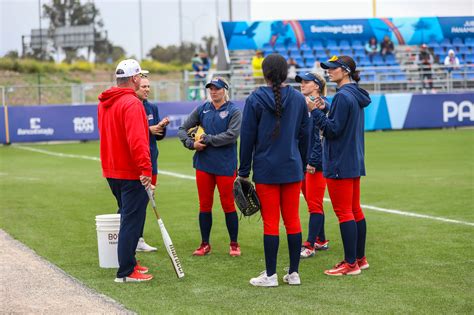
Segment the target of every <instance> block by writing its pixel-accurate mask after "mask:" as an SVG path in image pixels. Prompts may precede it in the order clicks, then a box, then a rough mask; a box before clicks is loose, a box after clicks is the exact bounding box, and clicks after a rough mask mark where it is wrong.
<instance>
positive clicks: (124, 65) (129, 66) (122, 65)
mask: <svg viewBox="0 0 474 315" xmlns="http://www.w3.org/2000/svg"><path fill="white" fill-rule="evenodd" d="M147 73H149V71H148V70H142V68H141V67H140V64H139V63H138V61H136V60H135V59H125V60H122V61H120V62H119V64H118V65H117V68H116V69H115V77H117V78H128V77H133V76H134V75H137V74H147Z"/></svg>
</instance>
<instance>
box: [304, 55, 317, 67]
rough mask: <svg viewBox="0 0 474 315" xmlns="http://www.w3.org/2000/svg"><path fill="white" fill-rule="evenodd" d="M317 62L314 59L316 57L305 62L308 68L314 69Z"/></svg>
mask: <svg viewBox="0 0 474 315" xmlns="http://www.w3.org/2000/svg"><path fill="white" fill-rule="evenodd" d="M315 61H316V59H314V57H308V58H306V59H305V61H304V63H305V66H306V68H312V67H313V66H314V62H315Z"/></svg>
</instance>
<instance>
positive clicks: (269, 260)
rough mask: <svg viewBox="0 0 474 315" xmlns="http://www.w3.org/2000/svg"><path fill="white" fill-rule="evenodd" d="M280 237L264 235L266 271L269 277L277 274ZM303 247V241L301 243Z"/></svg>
mask: <svg viewBox="0 0 474 315" xmlns="http://www.w3.org/2000/svg"><path fill="white" fill-rule="evenodd" d="M279 245H280V237H279V236H277V235H263V249H264V251H265V269H266V270H267V276H273V275H274V274H275V273H276V264H277V255H278V246H279ZM299 246H301V240H300V243H299Z"/></svg>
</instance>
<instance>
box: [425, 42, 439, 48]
mask: <svg viewBox="0 0 474 315" xmlns="http://www.w3.org/2000/svg"><path fill="white" fill-rule="evenodd" d="M428 47H431V48H433V49H435V48H437V47H439V43H438V42H436V41H431V42H429V43H428Z"/></svg>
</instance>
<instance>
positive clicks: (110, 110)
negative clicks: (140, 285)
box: [98, 59, 153, 282]
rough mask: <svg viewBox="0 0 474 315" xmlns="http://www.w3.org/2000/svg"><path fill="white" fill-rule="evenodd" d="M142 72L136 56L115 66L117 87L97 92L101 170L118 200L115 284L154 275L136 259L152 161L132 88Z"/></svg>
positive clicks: (140, 109) (141, 110)
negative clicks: (118, 223) (118, 220)
mask: <svg viewBox="0 0 474 315" xmlns="http://www.w3.org/2000/svg"><path fill="white" fill-rule="evenodd" d="M147 72H148V71H146V70H142V69H141V68H140V65H139V64H138V62H137V61H136V60H133V59H127V60H123V61H121V62H120V63H119V64H118V65H117V69H116V71H115V76H116V78H117V86H116V87H112V88H110V89H108V90H106V91H104V92H102V94H100V95H99V101H100V103H99V109H98V110H99V113H98V117H99V135H100V160H101V164H102V174H103V176H104V177H105V178H107V182H108V183H109V186H110V189H111V190H112V193H113V195H114V196H115V198H116V199H117V204H118V207H119V211H120V214H121V219H120V233H119V239H118V249H117V252H118V261H119V269H118V271H117V278H116V279H115V282H139V281H148V280H151V279H153V276H152V275H148V274H146V273H147V272H148V268H146V267H144V266H140V265H139V264H138V263H137V261H136V259H135V249H136V248H137V243H138V239H139V237H140V234H141V229H140V227H141V225H142V222H144V220H145V214H146V207H147V204H148V195H147V193H146V190H145V189H149V188H151V171H152V166H151V159H150V147H149V143H148V142H149V139H148V122H147V119H146V114H145V109H144V108H143V105H142V103H141V102H140V100H139V99H138V98H137V96H136V94H135V90H137V89H138V87H139V86H140V81H141V76H142V74H144V73H147Z"/></svg>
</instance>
